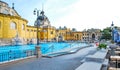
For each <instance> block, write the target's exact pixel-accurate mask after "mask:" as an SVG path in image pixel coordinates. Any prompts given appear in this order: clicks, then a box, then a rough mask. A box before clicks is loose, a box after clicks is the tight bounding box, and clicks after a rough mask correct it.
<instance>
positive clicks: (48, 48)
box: [43, 45, 54, 52]
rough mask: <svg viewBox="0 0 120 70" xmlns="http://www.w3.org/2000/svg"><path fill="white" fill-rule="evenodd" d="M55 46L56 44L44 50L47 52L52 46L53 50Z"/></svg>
mask: <svg viewBox="0 0 120 70" xmlns="http://www.w3.org/2000/svg"><path fill="white" fill-rule="evenodd" d="M53 47H54V45H51V46H50V47H49V48H48V49H46V50H44V51H43V52H47V51H48V50H49V49H51V48H52V50H53V49H54V48H53Z"/></svg>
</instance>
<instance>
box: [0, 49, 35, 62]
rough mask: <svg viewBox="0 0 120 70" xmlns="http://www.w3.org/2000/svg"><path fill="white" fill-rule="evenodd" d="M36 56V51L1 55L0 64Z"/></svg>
mask: <svg viewBox="0 0 120 70" xmlns="http://www.w3.org/2000/svg"><path fill="white" fill-rule="evenodd" d="M33 55H35V50H23V51H18V50H17V51H9V52H2V53H0V62H4V61H10V60H15V59H19V58H25V57H29V56H33Z"/></svg>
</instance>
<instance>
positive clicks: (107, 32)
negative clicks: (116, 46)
mask: <svg viewBox="0 0 120 70" xmlns="http://www.w3.org/2000/svg"><path fill="white" fill-rule="evenodd" d="M111 38H112V37H111V28H110V27H107V28H105V29H104V30H103V31H102V38H101V39H105V40H110V39H111Z"/></svg>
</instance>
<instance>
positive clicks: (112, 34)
mask: <svg viewBox="0 0 120 70" xmlns="http://www.w3.org/2000/svg"><path fill="white" fill-rule="evenodd" d="M113 30H114V24H113V21H112V24H111V36H112V41H114V32H113Z"/></svg>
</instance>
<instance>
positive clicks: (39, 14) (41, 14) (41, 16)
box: [34, 9, 44, 45]
mask: <svg viewBox="0 0 120 70" xmlns="http://www.w3.org/2000/svg"><path fill="white" fill-rule="evenodd" d="M34 15H37V19H36V22H35V26H36V27H37V45H39V39H38V38H39V37H38V32H39V27H40V25H41V23H42V21H43V20H44V11H41V10H38V9H35V10H34Z"/></svg>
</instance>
